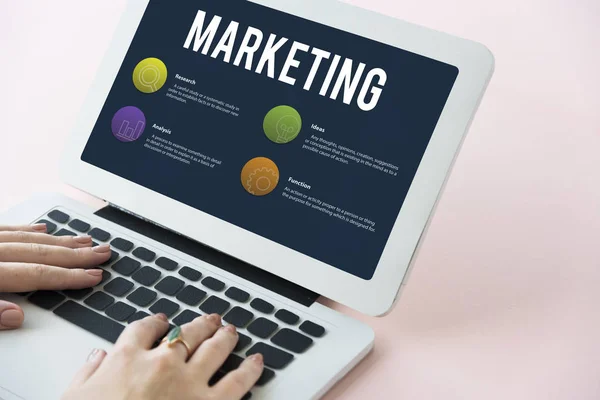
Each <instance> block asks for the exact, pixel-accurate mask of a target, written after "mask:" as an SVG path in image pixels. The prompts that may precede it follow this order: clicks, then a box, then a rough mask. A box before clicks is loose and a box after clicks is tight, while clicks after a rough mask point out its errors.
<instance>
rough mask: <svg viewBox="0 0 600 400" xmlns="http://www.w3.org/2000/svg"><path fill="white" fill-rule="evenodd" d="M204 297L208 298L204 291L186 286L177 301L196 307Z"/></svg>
mask: <svg viewBox="0 0 600 400" xmlns="http://www.w3.org/2000/svg"><path fill="white" fill-rule="evenodd" d="M204 297H206V292H205V291H204V290H200V289H198V288H195V287H193V286H186V287H184V288H183V290H182V291H181V292H179V294H178V295H177V300H179V301H181V302H182V303H185V304H187V305H188V306H196V305H198V304H199V303H200V302H201V301H202V299H203V298H204Z"/></svg>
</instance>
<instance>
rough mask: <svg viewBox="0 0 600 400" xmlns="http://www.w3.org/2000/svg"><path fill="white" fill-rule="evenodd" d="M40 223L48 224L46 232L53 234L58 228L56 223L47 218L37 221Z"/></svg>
mask: <svg viewBox="0 0 600 400" xmlns="http://www.w3.org/2000/svg"><path fill="white" fill-rule="evenodd" d="M36 223H38V224H46V233H47V234H48V235H52V233H54V231H55V230H56V228H57V226H56V224H55V223H53V222H50V221H48V220H47V219H41V220H39V221H38V222H36Z"/></svg>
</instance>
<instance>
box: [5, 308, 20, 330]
mask: <svg viewBox="0 0 600 400" xmlns="http://www.w3.org/2000/svg"><path fill="white" fill-rule="evenodd" d="M22 323H23V313H21V311H19V310H6V311H4V312H3V313H2V314H0V325H2V326H4V327H6V328H18V327H20V326H21V324H22Z"/></svg>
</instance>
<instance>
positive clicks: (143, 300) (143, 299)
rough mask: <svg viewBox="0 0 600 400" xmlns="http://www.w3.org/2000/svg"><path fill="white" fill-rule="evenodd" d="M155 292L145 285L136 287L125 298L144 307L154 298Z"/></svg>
mask: <svg viewBox="0 0 600 400" xmlns="http://www.w3.org/2000/svg"><path fill="white" fill-rule="evenodd" d="M156 296H157V295H156V292H155V291H153V290H150V289H146V288H145V287H139V288H137V289H136V290H135V291H134V292H133V293H131V294H130V295H129V296H127V300H129V301H131V302H132V303H133V304H137V305H138V306H140V307H146V306H147V305H149V304H150V303H152V302H153V301H154V300H156Z"/></svg>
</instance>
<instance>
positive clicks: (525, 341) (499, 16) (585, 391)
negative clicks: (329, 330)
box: [0, 0, 600, 400]
mask: <svg viewBox="0 0 600 400" xmlns="http://www.w3.org/2000/svg"><path fill="white" fill-rule="evenodd" d="M351 2H352V3H355V4H357V5H361V6H364V7H368V8H371V9H374V10H376V11H379V12H382V13H385V14H389V15H392V16H395V17H398V18H402V19H405V20H408V21H411V22H414V23H418V24H422V25H425V26H428V27H432V28H435V29H437V30H441V31H446V32H448V33H452V34H456V35H458V36H462V37H466V38H470V39H474V40H477V41H480V42H482V43H485V44H486V45H487V46H488V47H490V49H491V50H492V51H493V52H494V54H495V56H496V61H497V64H496V74H495V76H494V78H493V80H492V83H491V86H490V88H489V90H488V93H487V95H486V97H485V99H484V101H483V104H482V106H481V108H480V111H479V113H478V115H477V117H476V119H475V121H474V124H473V126H472V128H471V131H470V135H469V137H468V139H467V140H466V142H465V145H464V148H463V151H462V153H461V156H460V157H459V159H458V162H457V164H456V167H455V169H454V173H453V175H452V177H451V179H450V182H449V184H448V187H447V190H446V192H445V195H444V197H443V199H442V201H441V203H440V206H439V209H438V212H437V214H436V216H435V219H434V221H433V223H432V226H431V229H430V231H429V235H428V237H427V239H426V241H425V243H424V246H423V247H422V249H421V252H420V256H419V258H418V261H417V265H416V267H415V271H414V273H413V275H412V278H411V282H410V285H409V286H408V288H407V289H406V291H405V292H404V295H403V296H402V299H401V301H400V302H399V304H398V306H397V307H396V308H395V310H394V311H393V312H392V313H391V314H390V315H389V316H387V317H385V318H382V319H374V318H369V317H364V316H360V315H356V317H357V318H359V319H361V320H364V321H366V322H367V323H369V324H370V325H371V326H372V327H373V328H374V329H375V330H376V333H377V339H376V344H375V350H374V352H373V353H372V354H371V355H370V356H369V357H368V358H367V359H366V360H365V361H364V362H363V363H362V364H361V365H360V366H359V367H357V368H356V369H355V370H353V371H352V372H351V373H350V374H349V375H348V377H346V378H345V379H344V380H343V381H342V382H341V383H340V384H338V385H337V386H336V387H335V388H334V389H333V390H332V391H331V392H330V393H329V394H328V395H327V396H326V398H327V400H337V399H356V400H359V399H365V398H371V397H375V398H393V399H439V398H444V399H446V400H448V399H473V400H475V399H477V400H479V399H506V398H509V399H513V400H516V399H528V400H529V399H598V398H600V345H599V342H600V290H599V287H600V128H599V126H600V95H599V93H600V78H599V76H600V50H599V49H600V2H598V1H597V0H530V1H523V0H504V1H497V2H487V1H483V2H482V1H479V0H455V1H452V2H448V1H439V0H438V1H434V0H420V1H416V2H415V1H406V0H402V1H392V0H387V1H386V0H369V1H367V0H352V1H351ZM124 3H125V0H118V1H117V0H115V1H106V0H93V1H92V0H86V1H81V0H56V1H51V2H50V1H45V0H44V1H42V0H38V1H34V0H20V1H14V0H12V1H11V0H0V60H1V62H0V79H1V82H2V88H1V89H0V121H1V122H0V137H1V139H2V140H1V141H0V176H1V178H0V209H7V208H9V207H10V206H11V205H14V204H16V203H18V202H20V201H23V200H25V199H26V198H28V197H29V196H30V195H32V194H33V193H34V192H39V191H62V192H65V193H67V194H69V195H71V196H73V197H75V198H77V199H80V200H82V201H87V202H88V203H91V204H97V203H94V201H93V200H92V199H90V198H89V197H88V196H86V195H84V194H82V193H80V192H78V191H77V190H75V189H72V188H68V187H66V186H64V185H62V184H61V183H60V182H59V177H58V163H57V158H58V154H59V153H60V151H61V150H62V148H63V145H64V142H65V140H66V138H67V135H68V134H69V132H70V130H71V127H72V125H73V123H74V121H75V117H76V114H77V112H78V110H79V108H80V106H81V103H82V101H83V99H84V96H85V94H86V91H87V90H88V87H89V85H90V83H91V81H92V79H93V77H94V74H95V72H96V69H97V66H98V64H99V62H100V60H101V57H102V55H103V53H104V51H105V50H106V48H107V46H108V43H109V39H110V35H111V34H112V31H113V29H114V28H115V26H116V23H117V21H118V16H119V13H120V11H121V10H122V8H123V5H124ZM336 307H338V308H339V309H341V310H343V311H344V312H348V313H350V314H353V313H352V312H351V311H349V310H346V309H344V308H343V307H339V306H336Z"/></svg>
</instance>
